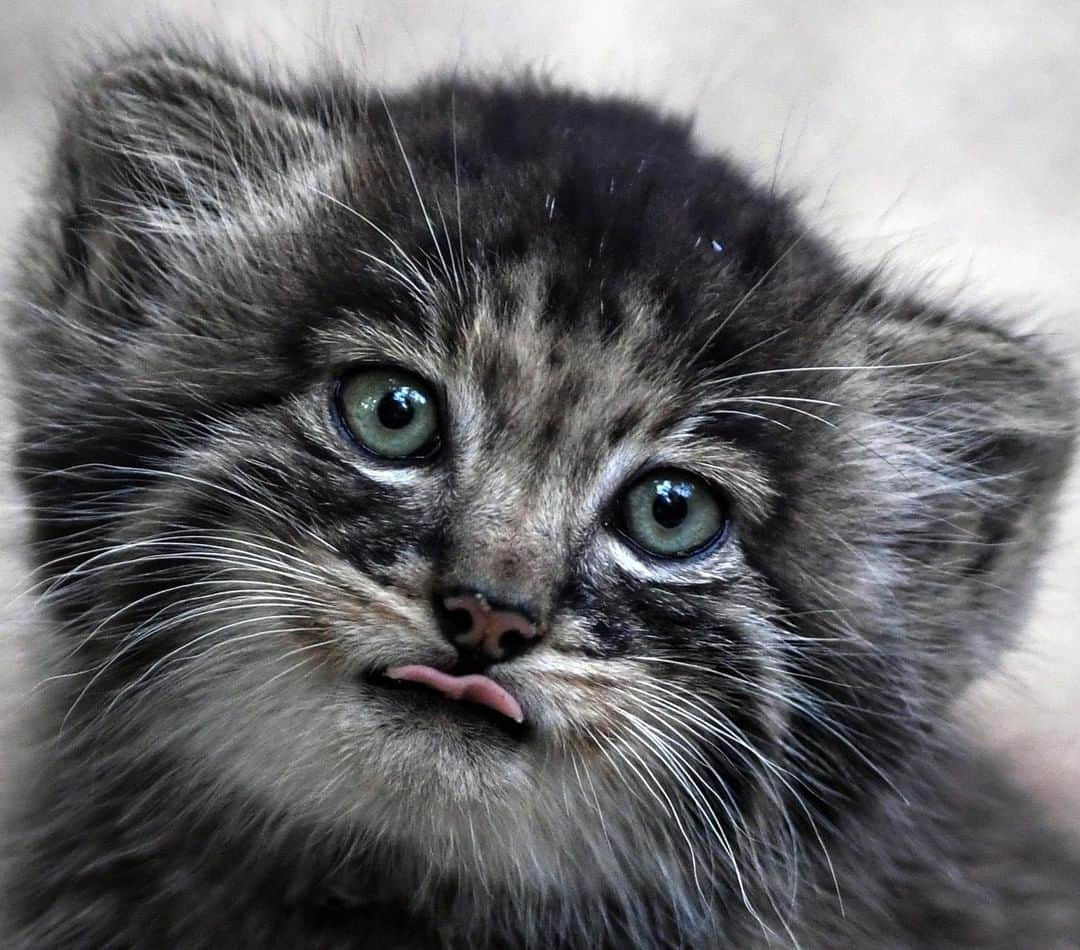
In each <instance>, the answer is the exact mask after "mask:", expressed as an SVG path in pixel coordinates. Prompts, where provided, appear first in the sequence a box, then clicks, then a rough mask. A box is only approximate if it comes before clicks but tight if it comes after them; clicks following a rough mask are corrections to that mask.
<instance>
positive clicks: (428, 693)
mask: <svg viewBox="0 0 1080 950" xmlns="http://www.w3.org/2000/svg"><path fill="white" fill-rule="evenodd" d="M364 679H365V681H366V682H368V683H369V684H371V685H374V686H377V687H380V688H381V689H383V690H387V691H391V692H394V693H398V694H401V695H407V696H410V697H411V698H413V699H414V700H416V701H418V702H419V703H422V704H425V705H430V704H433V703H437V704H438V705H439V706H444V707H445V706H447V705H448V704H451V703H452V704H454V706H456V707H457V708H456V710H455V712H457V713H459V714H460V715H462V716H463V717H466V718H469V719H474V720H478V721H482V722H485V723H487V724H488V725H491V726H494V727H496V728H497V729H499V730H500V731H501V732H503V733H505V734H507V735H509V736H511V737H513V738H515V739H521V738H523V737H524V734H525V732H526V731H527V730H528V725H527V723H526V722H525V714H524V712H523V711H522V709H521V704H520V703H519V702H518V701H517V699H516V698H515V697H514V696H513V695H512V694H511V693H510V692H508V691H507V690H506V689H505V688H504V687H503V686H500V685H499V684H498V683H496V682H495V681H494V680H493V679H491V678H490V677H488V676H485V675H483V674H482V673H468V674H465V675H459V674H454V673H447V672H444V671H443V670H437V669H435V668H434V667H431V666H426V665H424V664H421V663H407V664H403V665H400V666H392V667H388V668H387V669H384V670H382V671H379V672H373V673H370V674H367V675H365V677H364Z"/></svg>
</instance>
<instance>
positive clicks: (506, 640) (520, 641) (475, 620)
mask: <svg viewBox="0 0 1080 950" xmlns="http://www.w3.org/2000/svg"><path fill="white" fill-rule="evenodd" d="M443 606H444V607H445V608H446V609H447V610H449V611H455V610H460V611H464V612H466V613H467V614H468V615H469V624H468V627H467V628H465V629H463V630H459V631H458V632H456V633H453V634H451V635H450V636H449V639H450V641H451V642H452V643H453V644H454V645H455V646H456V647H458V649H460V650H463V651H466V652H473V653H479V654H482V655H483V656H484V657H485V658H486V659H488V660H489V661H491V662H497V661H499V660H505V659H508V658H509V657H510V656H511V655H515V654H517V653H521V652H522V651H523V650H525V649H527V648H528V647H529V646H530V645H531V643H532V641H535V640H537V639H538V638H539V637H540V631H539V630H538V629H537V627H536V624H534V623H533V622H532V620H530V619H529V618H528V617H527V616H526V615H525V614H524V613H523V612H522V611H520V610H515V609H513V608H508V607H502V606H498V605H495V604H492V603H491V602H490V601H489V600H488V599H487V597H485V596H484V595H483V594H482V593H480V592H478V591H468V592H465V593H461V594H454V595H452V596H449V597H445V598H443Z"/></svg>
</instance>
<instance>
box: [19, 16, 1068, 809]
mask: <svg viewBox="0 0 1080 950" xmlns="http://www.w3.org/2000/svg"><path fill="white" fill-rule="evenodd" d="M177 16H181V17H183V19H184V21H186V22H188V23H194V24H197V25H199V26H200V27H201V28H203V29H205V30H207V31H209V32H212V33H214V34H218V35H225V36H227V37H230V38H232V39H233V40H236V41H238V42H240V43H242V44H243V46H244V47H245V48H247V49H249V50H253V51H258V52H260V53H262V54H263V55H264V56H266V57H268V58H270V60H271V61H272V62H281V63H283V64H286V63H287V64H290V65H294V66H302V65H303V64H305V63H310V62H313V61H315V62H317V61H318V60H319V58H321V57H324V56H326V55H327V52H328V51H331V52H332V53H333V54H334V55H335V56H337V57H340V58H343V59H344V60H345V61H346V62H350V63H355V66H356V68H357V70H358V71H360V72H361V73H362V74H363V75H365V76H367V77H368V78H369V79H371V80H373V81H377V82H390V83H401V82H404V81H407V80H408V79H409V78H411V77H414V76H417V75H419V74H422V73H425V72H427V71H429V70H431V69H433V68H436V67H438V66H440V65H443V66H445V65H450V66H454V65H458V66H466V67H474V66H485V67H488V68H496V69H500V68H506V67H509V66H513V65H515V64H522V63H532V64H539V65H541V66H543V67H545V68H547V69H549V70H550V71H551V72H552V73H553V74H554V75H555V76H557V77H559V78H562V79H564V80H567V81H570V82H573V83H576V84H579V85H582V86H584V87H586V88H588V89H593V90H604V91H610V90H622V91H628V92H632V93H635V94H638V95H640V96H642V97H645V98H647V99H649V100H652V101H654V102H657V103H660V104H663V105H665V106H668V107H671V108H675V109H679V110H691V111H693V112H694V113H695V114H696V115H697V119H698V129H699V131H700V135H701V137H702V138H703V139H704V140H706V141H707V142H709V143H710V144H711V145H714V146H715V147H717V148H720V149H724V150H727V151H729V152H731V153H732V154H733V155H735V156H738V157H740V158H742V159H743V160H745V161H746V162H747V163H749V165H750V166H751V167H752V168H753V169H754V170H755V171H756V172H757V173H758V174H759V175H761V176H762V177H765V178H770V177H772V176H773V175H774V174H775V175H776V177H777V178H778V179H779V181H780V183H781V184H783V185H785V186H789V187H791V188H794V189H796V190H797V191H798V192H799V193H800V194H801V195H802V196H803V207H804V209H805V211H806V213H807V214H808V215H810V216H811V217H812V219H813V220H815V221H816V222H817V223H818V224H819V226H821V227H823V228H825V229H826V230H827V231H828V232H830V233H831V234H833V235H834V236H835V237H836V239H837V240H838V241H839V242H840V243H841V245H842V247H843V248H844V249H845V250H846V251H847V252H848V253H849V254H850V255H851V256H852V257H853V258H854V259H857V260H859V261H866V262H876V261H879V260H881V259H882V258H886V259H887V260H888V261H889V262H890V265H891V270H892V272H893V273H894V274H896V276H897V279H899V280H904V281H906V282H913V281H914V282H924V281H926V280H928V279H929V280H930V282H931V284H930V285H931V287H933V288H934V289H935V292H937V293H940V294H941V295H943V296H945V297H946V298H949V299H959V300H960V301H962V302H964V303H967V304H976V305H993V306H994V307H995V308H996V309H997V310H998V311H999V312H1000V313H1001V314H1002V315H1003V319H1006V320H1010V321H1014V322H1016V323H1018V324H1022V325H1024V326H1026V327H1029V328H1030V327H1034V328H1036V329H1038V330H1039V332H1041V333H1044V334H1046V335H1047V336H1048V337H1049V338H1050V339H1051V340H1052V341H1053V346H1054V347H1055V348H1056V349H1059V350H1060V351H1061V352H1065V353H1068V354H1070V359H1071V360H1072V361H1073V365H1076V366H1077V369H1078V375H1080V321H1078V320H1077V317H1076V308H1077V303H1078V301H1080V267H1078V266H1077V261H1078V260H1080V196H1078V192H1080V161H1078V154H1077V152H1078V146H1080V3H1078V2H1077V0H1057V2H1055V0H955V2H949V0H893V2H888V3H884V2H845V0H816V2H811V0H780V2H769V0H758V2H754V3H740V2H712V3H709V2H694V0H681V2H672V3H668V4H662V3H661V2H659V0H633V2H614V0H608V2H589V0H569V2H568V0H546V2H535V3H531V4H521V3H500V2H484V0H472V2H466V0H434V2H429V0H411V2H399V3H392V2H386V0H382V2H370V3H363V2H352V3H349V2H343V0H342V2H333V0H327V2H321V3H301V2H292V3H289V2H259V0H220V2H212V0H188V2H183V0H173V2H165V3H158V4H154V5H152V6H146V5H144V4H142V3H132V2H128V0H93V2H90V0H78V2H76V0H0V268H2V267H3V264H4V262H6V261H8V260H9V259H10V251H9V248H10V246H11V241H12V239H13V237H15V236H16V235H17V227H18V224H17V222H18V220H19V216H20V214H21V213H22V211H23V209H24V208H25V206H26V203H27V196H28V190H29V186H30V185H31V184H32V182H33V180H34V175H35V172H36V171H37V169H38V168H39V167H40V164H41V154H42V147H43V143H44V142H46V141H47V139H48V134H49V129H50V119H51V116H50V111H49V108H48V101H49V95H50V90H51V89H53V88H55V87H56V82H55V78H54V77H55V76H56V74H57V71H58V70H61V71H62V69H63V68H64V66H65V65H66V64H69V63H71V62H72V61H77V59H78V57H79V55H80V53H81V51H84V50H85V49H86V48H87V46H88V45H89V46H90V47H91V48H93V47H95V46H97V45H99V44H100V42H101V41H103V40H109V39H111V38H114V37H115V36H116V35H117V34H118V33H120V34H123V35H126V36H132V35H136V36H137V35H140V34H143V33H146V32H147V31H152V30H155V29H158V28H159V27H160V25H161V23H162V22H163V21H164V20H170V19H174V18H175V17H177ZM361 38H362V40H361ZM4 293H6V286H5V284H4V283H3V281H2V278H0V295H3V294H4ZM41 398H44V399H47V398H48V393H42V394H41ZM3 412H4V415H3V418H4V419H5V420H6V419H7V417H8V414H9V413H8V408H7V403H6V402H5V403H4V409H3ZM9 430H10V425H9V424H8V423H6V422H5V423H4V428H3V431H4V432H5V433H6V432H8V431H9ZM3 484H4V486H5V487H4V494H5V502H6V504H5V505H4V507H3V509H2V511H3V517H2V518H0V532H2V534H0V537H2V538H3V541H2V545H0V546H2V552H0V553H2V557H3V562H2V564H0V584H2V587H3V590H0V605H2V609H3V616H2V617H0V621H2V622H3V624H4V629H3V636H2V639H0V697H2V701H3V709H2V710H0V713H2V716H0V723H3V728H4V731H5V732H6V733H8V734H9V735H8V739H7V741H8V743H9V744H8V745H7V746H6V747H5V748H6V750H7V752H6V754H5V755H0V770H2V768H3V765H4V763H5V762H7V761H9V760H10V753H11V750H12V748H13V746H12V745H10V743H11V742H17V739H18V736H19V735H20V734H21V729H20V728H19V726H18V716H17V713H18V711H19V709H21V708H23V707H24V705H25V702H26V699H25V690H26V687H27V685H28V684H32V678H31V677H30V676H29V674H28V673H27V672H26V670H25V661H24V656H25V643H26V640H27V638H26V636H25V635H23V636H20V635H21V634H25V631H26V629H27V627H28V623H27V610H28V599H27V598H26V597H25V596H21V597H20V596H19V591H20V589H22V588H24V587H25V584H26V581H25V575H24V574H23V572H22V570H21V568H20V567H19V566H18V562H17V552H18V534H19V531H20V525H21V520H20V517H19V511H18V505H17V502H16V501H15V499H14V497H13V495H12V493H11V491H10V488H8V487H7V485H8V482H7V480H6V479H5V481H4V483H3ZM1078 501H1080V489H1078V482H1077V478H1076V477H1074V478H1073V481H1072V483H1071V485H1070V488H1069V490H1068V493H1067V495H1066V498H1065V499H1064V500H1063V502H1062V505H1061V508H1062V514H1063V519H1062V526H1061V530H1060V531H1059V532H1058V537H1057V539H1056V540H1054V541H1053V544H1052V549H1051V552H1050V555H1049V557H1048V560H1047V570H1046V572H1045V580H1044V583H1043V585H1042V589H1041V591H1040V594H1039V598H1038V601H1037V604H1036V609H1035V612H1034V615H1033V619H1032V622H1031V624H1030V629H1029V630H1028V631H1027V634H1026V635H1025V637H1024V640H1023V645H1022V648H1021V649H1020V650H1019V651H1018V652H1017V653H1016V654H1015V655H1014V656H1012V657H1011V658H1010V659H1009V661H1008V664H1007V666H1006V668H1005V670H1004V671H1003V672H1002V674H1001V675H1000V676H998V677H997V679H996V680H995V681H994V683H992V684H991V685H990V686H988V687H984V688H981V689H980V690H978V691H977V693H976V695H975V696H973V697H969V698H968V699H967V700H966V702H967V706H968V711H967V713H966V715H968V716H970V717H972V718H973V719H974V721H975V722H976V723H977V724H978V727H979V728H980V729H982V730H983V732H984V733H985V735H986V737H987V741H988V742H989V743H991V744H992V745H994V746H996V747H998V748H1000V749H1002V750H1003V751H1004V752H1005V753H1006V754H1008V755H1009V756H1010V757H1011V758H1012V760H1013V761H1014V762H1015V763H1016V765H1017V769H1018V772H1019V773H1020V774H1021V776H1022V777H1023V779H1024V780H1025V781H1027V782H1028V783H1029V784H1030V785H1031V786H1032V787H1033V788H1035V789H1036V790H1037V791H1038V792H1039V793H1040V794H1041V795H1043V796H1044V797H1045V798H1046V800H1047V801H1049V802H1050V803H1051V804H1052V805H1053V807H1055V808H1056V809H1058V810H1059V811H1060V812H1061V813H1062V814H1063V815H1064V816H1065V818H1066V820H1068V821H1070V822H1072V823H1074V825H1075V826H1076V827H1078V828H1080V506H1078V504H1077V502H1078ZM9 512H10V513H9ZM1048 543H1050V539H1048ZM0 777H2V772H0Z"/></svg>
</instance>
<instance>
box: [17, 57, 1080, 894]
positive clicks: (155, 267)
mask: <svg viewBox="0 0 1080 950" xmlns="http://www.w3.org/2000/svg"><path fill="white" fill-rule="evenodd" d="M363 101H364V100H363V99H362V98H361V97H360V96H359V94H358V93H355V92H350V93H346V92H345V91H344V90H343V89H342V88H336V89H331V88H330V87H326V88H324V89H322V90H321V91H317V92H316V93H312V92H300V93H296V94H286V93H285V92H283V91H281V90H269V89H261V88H256V87H254V86H251V85H249V84H248V83H247V82H246V81H244V80H241V79H238V78H235V77H233V76H232V75H231V74H229V73H228V72H223V71H219V70H217V69H216V68H211V67H209V66H207V65H205V64H200V63H194V62H184V61H182V60H181V59H179V58H177V59H163V58H156V59H142V60H140V59H135V60H132V61H130V62H127V63H123V64H120V65H118V66H116V67H114V68H112V69H111V70H108V71H106V72H104V73H103V74H101V75H99V76H97V77H96V78H95V80H94V81H93V82H92V83H91V84H89V85H88V86H87V88H86V90H85V91H84V93H83V97H82V99H81V100H80V101H79V102H78V103H77V104H76V106H75V107H74V108H73V110H72V113H71V114H70V115H69V116H68V119H67V125H66V128H67V129H68V132H67V137H66V138H65V140H64V151H63V153H62V155H63V157H62V160H61V161H60V163H59V164H58V170H57V173H56V179H55V182H54V184H55V188H56V192H55V193H56V195H57V196H58V198H57V207H56V208H55V209H54V210H53V212H52V213H51V214H50V215H48V216H45V217H43V221H42V224H41V226H40V234H39V240H40V246H39V254H38V256H37V257H36V258H35V260H34V262H33V263H32V264H31V265H29V266H28V267H27V270H26V275H25V284H26V287H27V288H28V293H27V297H28V299H29V300H30V301H31V303H29V304H28V305H26V306H24V307H23V308H22V310H21V311H20V313H19V314H17V315H16V316H17V320H18V330H19V333H20V339H21V340H22V341H23V344H24V346H25V359H24V360H23V361H22V362H21V365H20V369H19V375H20V386H21V412H22V426H23V439H22V443H21V449H20V455H19V466H20V473H21V475H22V477H23V481H24V484H25V486H26V489H27V491H28V494H29V497H30V500H31V503H32V504H33V505H34V506H35V508H36V511H37V520H36V528H35V545H36V548H35V550H36V552H37V558H38V561H39V564H41V570H42V572H43V575H44V576H45V578H46V579H47V582H48V583H49V585H50V591H51V598H52V601H53V604H52V607H51V609H52V610H53V611H54V615H55V616H56V617H57V618H58V619H61V620H62V621H64V626H63V630H64V631H65V634H64V635H65V636H66V637H68V638H69V639H70V640H71V646H70V647H69V649H70V650H71V652H72V657H73V663H74V664H75V666H74V667H73V669H74V670H76V671H77V672H78V673H79V675H78V676H77V677H76V678H75V679H74V680H73V682H74V683H75V684H76V685H75V686H73V692H72V693H71V694H70V695H69V696H67V697H66V701H67V703H68V707H69V712H68V715H67V718H66V720H65V728H67V729H72V730H75V731H84V732H90V733H92V732H93V731H95V730H103V731H105V732H107V733H109V734H111V735H123V736H126V737H128V738H129V740H130V743H131V748H132V750H134V752H135V754H145V755H147V756H149V755H154V756H160V757H162V759H163V761H165V762H167V763H171V764H173V766H174V768H175V767H176V763H179V764H180V765H179V768H178V774H180V775H181V776H191V779H190V781H191V783H192V787H199V788H201V789H206V788H210V789H213V790H215V791H216V792H217V793H218V794H219V795H220V797H221V798H224V799H229V798H236V799H238V800H242V801H244V802H245V803H251V802H254V803H255V804H254V806H250V805H248V806H245V807H254V808H256V809H257V810H259V811H261V812H265V813H269V814H273V815H275V816H279V818H280V820H282V821H285V822H288V823H291V824H294V825H295V824H301V825H305V824H306V825H307V826H310V827H311V828H312V829H313V834H316V835H319V834H325V833H326V832H327V831H328V830H331V831H333V832H336V833H338V834H340V835H341V836H342V837H344V838H345V839H347V840H350V841H363V842H367V843H369V844H375V845H377V846H384V847H388V848H391V849H394V852H395V853H396V854H399V855H401V856H403V857H402V860H404V861H415V862H420V863H421V864H423V865H424V866H425V867H426V868H428V870H429V871H431V869H434V871H435V873H436V874H442V873H452V872H455V871H457V872H460V871H462V870H463V869H469V873H471V874H480V875H487V876H489V877H490V879H491V881H497V882H503V883H505V882H507V881H513V880H517V881H520V880H523V879H528V880H531V881H533V882H535V881H544V882H551V881H565V880H571V879H572V880H575V881H577V880H579V879H580V880H581V881H587V882H589V886H590V887H600V888H601V889H603V888H611V889H613V890H617V889H618V882H619V881H620V880H623V879H624V878H627V877H633V876H635V875H641V876H643V877H646V878H649V879H651V880H654V881H663V882H665V883H664V885H663V886H665V887H678V888H681V889H683V890H685V891H686V893H689V892H690V890H691V888H692V887H693V886H694V885H692V883H691V882H692V881H694V880H695V879H696V880H697V882H698V884H697V887H698V888H699V893H700V886H701V882H702V881H706V882H711V885H714V886H715V888H717V889H718V890H717V891H712V890H710V891H709V893H727V891H726V890H725V889H728V890H730V889H731V888H736V887H742V886H743V878H744V876H745V877H747V878H749V877H752V876H753V875H755V874H758V873H760V872H761V869H762V867H763V864H764V863H770V862H771V866H772V867H775V866H776V864H777V862H778V861H779V860H780V859H778V858H777V855H781V856H783V858H784V860H789V861H790V864H791V867H794V866H795V865H796V863H797V861H798V855H799V854H800V852H801V851H803V850H805V849H806V848H810V849H811V850H815V849H820V848H824V847H825V843H824V839H823V834H825V832H824V831H823V830H822V829H827V828H834V827H836V825H837V823H838V822H842V818H843V814H844V813H845V811H846V810H847V809H849V808H852V807H855V804H856V803H857V802H858V801H860V800H861V799H862V797H863V796H865V795H868V794H871V793H872V790H873V789H874V788H876V787H880V786H884V785H887V784H888V783H889V782H890V775H892V774H893V773H894V771H895V770H896V769H899V768H902V767H903V763H904V762H905V761H907V760H908V759H910V758H911V757H912V756H914V755H916V754H917V753H918V751H919V750H920V749H921V748H923V747H924V746H925V744H926V742H927V736H928V735H929V734H932V732H933V728H934V724H935V722H936V721H937V719H938V718H939V717H940V716H941V715H942V713H943V711H944V709H945V708H946V707H947V705H948V703H949V702H950V701H951V699H952V698H953V696H954V695H955V693H956V691H957V689H958V688H959V687H960V686H962V685H963V684H964V683H966V682H967V680H968V679H970V677H971V676H972V675H973V674H974V673H975V672H977V671H978V670H980V669H981V668H983V667H984V666H985V665H986V662H987V659H986V658H987V657H989V656H992V655H993V654H994V653H995V652H996V650H997V648H998V646H999V644H1000V643H1001V642H1002V641H1003V640H1005V639H1006V638H1007V637H1008V635H1009V633H1010V632H1011V627H1012V625H1013V619H1012V618H1013V614H1014V605H1015V603H1016V598H1015V597H1014V596H1013V595H1012V594H1010V593H1009V589H1010V588H1011V587H1014V586H1015V583H1016V581H1017V580H1018V578H1019V577H1020V576H1021V575H1022V573H1023V572H1024V571H1025V570H1026V566H1027V563H1028V560H1029V548H1030V544H1029V542H1030V539H1031V538H1032V537H1033V536H1034V534H1035V532H1036V530H1037V527H1038V525H1039V523H1040V518H1041V512H1042V509H1043V507H1044V505H1045V500H1046V498H1047V495H1048V491H1049V489H1050V488H1051V487H1052V486H1053V484H1054V483H1055V482H1056V480H1057V478H1058V477H1059V475H1060V469H1061V466H1062V461H1061V460H1062V458H1063V457H1064V453H1065V451H1066V448H1067V441H1068V426H1067V422H1066V419H1067V414H1066V408H1065V406H1066V399H1065V397H1064V395H1063V394H1062V390H1061V389H1060V387H1059V385H1058V383H1057V377H1056V371H1055V370H1054V368H1053V366H1052V365H1051V364H1050V363H1049V362H1048V361H1046V360H1045V358H1044V357H1042V356H1041V355H1040V354H1038V353H1036V352H1034V351H1031V350H1029V349H1027V348H1025V347H1023V346H1021V345H1019V344H1017V343H1015V342H1014V341H1012V340H1011V339H1008V338H1007V337H1005V336H1004V335H1002V334H1000V333H998V332H997V331H993V330H990V329H988V328H986V327H984V326H981V325H978V324H975V323H973V322H970V321H962V320H947V319H945V318H944V317H943V316H941V315H939V314H937V313H934V312H931V311H930V310H929V309H928V308H926V307H924V306H920V305H918V304H915V303H911V302H907V301H896V300H888V299H886V298H885V297H884V296H882V295H881V294H880V293H879V292H878V291H877V290H876V289H875V288H873V287H872V286H871V285H870V284H869V283H866V282H863V283H856V282H854V281H853V280H852V279H851V278H849V277H848V276H847V275H846V274H845V273H844V271H843V270H842V268H841V266H840V265H839V264H838V263H837V262H836V261H835V260H834V259H833V258H832V257H831V256H830V254H829V253H828V252H827V251H826V250H825V249H823V248H822V247H821V246H820V245H819V243H818V242H817V241H816V240H815V239H813V238H811V237H810V236H808V235H807V234H806V233H805V231H804V230H803V229H802V227H801V226H800V225H799V224H798V223H797V222H796V221H795V220H794V219H793V218H792V216H791V214H790V212H789V211H788V210H787V208H786V206H785V205H784V204H783V203H781V202H779V201H777V200H775V199H773V198H772V197H770V196H768V195H765V194H763V193H762V192H760V191H758V190H756V189H755V188H754V187H753V186H752V185H751V184H750V183H748V182H747V181H746V180H744V178H743V177H741V176H740V175H738V174H737V173H736V172H734V171H733V170H732V169H731V168H730V167H729V166H728V165H727V164H726V163H723V162H720V161H718V160H715V159H710V158H707V157H702V156H700V155H699V154H698V153H697V152H696V151H695V150H694V148H693V146H692V145H691V144H690V143H689V141H688V138H687V133H686V130H685V128H684V127H682V126H681V125H679V124H678V123H674V122H671V121H667V120H664V119H661V118H658V117H656V116H655V115H653V114H652V113H650V112H648V111H646V110H644V109H642V108H639V107H637V106H634V105H629V104H626V103H624V102H621V101H601V102H594V101H591V100H584V99H580V98H575V97H573V96H570V95H568V94H565V93H561V92H555V91H551V90H548V89H545V88H543V87H539V86H534V85H529V84H522V85H515V86H508V87H495V88H491V89H487V88H483V87H480V86H473V85H456V86H454V85H436V86H431V87H424V88H421V89H420V90H418V91H416V92H414V93H411V94H409V95H406V96H402V97H398V98H395V99H394V100H393V101H391V102H385V101H380V102H379V103H375V102H369V103H368V105H367V106H361V105H358V104H356V103H362V102H363ZM45 393H47V394H48V398H44V397H43V394H45ZM518 720H521V721H520V722H519V721H518ZM138 750H143V752H142V753H139V752H138ZM186 780H187V779H184V778H181V779H180V781H181V782H184V781H186ZM204 794H205V792H204ZM643 855H644V856H646V857H644V858H643ZM763 855H768V856H769V858H768V861H767V862H765V861H763V858H762V856H763ZM781 863H782V862H781ZM477 869H479V870H477ZM716 899H719V898H716Z"/></svg>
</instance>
